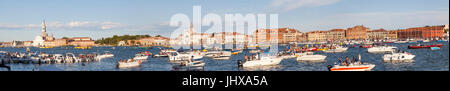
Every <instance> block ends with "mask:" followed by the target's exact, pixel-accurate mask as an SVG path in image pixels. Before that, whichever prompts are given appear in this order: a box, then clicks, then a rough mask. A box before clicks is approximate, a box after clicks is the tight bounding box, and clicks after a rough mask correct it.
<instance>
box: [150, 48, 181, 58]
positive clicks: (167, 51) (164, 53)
mask: <svg viewBox="0 0 450 91" xmlns="http://www.w3.org/2000/svg"><path fill="white" fill-rule="evenodd" d="M171 52H177V50H173V49H166V50H161V51H160V52H159V53H158V54H155V55H153V57H169V54H170V53H171Z"/></svg>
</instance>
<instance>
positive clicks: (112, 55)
mask: <svg viewBox="0 0 450 91" xmlns="http://www.w3.org/2000/svg"><path fill="white" fill-rule="evenodd" d="M112 57H114V54H112V53H109V52H106V53H103V54H101V55H98V56H96V57H95V59H97V60H101V59H104V58H112Z"/></svg>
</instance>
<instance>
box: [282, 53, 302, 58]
mask: <svg viewBox="0 0 450 91" xmlns="http://www.w3.org/2000/svg"><path fill="white" fill-rule="evenodd" d="M298 55H299V54H293V53H292V54H286V55H281V58H283V59H291V58H296V57H298Z"/></svg>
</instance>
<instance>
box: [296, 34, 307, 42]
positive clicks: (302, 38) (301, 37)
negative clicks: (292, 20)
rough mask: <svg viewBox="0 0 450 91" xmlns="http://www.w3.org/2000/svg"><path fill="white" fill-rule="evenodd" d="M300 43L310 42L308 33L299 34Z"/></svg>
mask: <svg viewBox="0 0 450 91" xmlns="http://www.w3.org/2000/svg"><path fill="white" fill-rule="evenodd" d="M296 39H297V40H298V42H307V41H308V34H307V33H301V32H300V33H297V38H296Z"/></svg>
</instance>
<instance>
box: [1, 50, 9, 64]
mask: <svg viewBox="0 0 450 91" xmlns="http://www.w3.org/2000/svg"><path fill="white" fill-rule="evenodd" d="M10 61H11V57H8V56H7V52H4V51H0V64H6V63H9V62H10Z"/></svg>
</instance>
